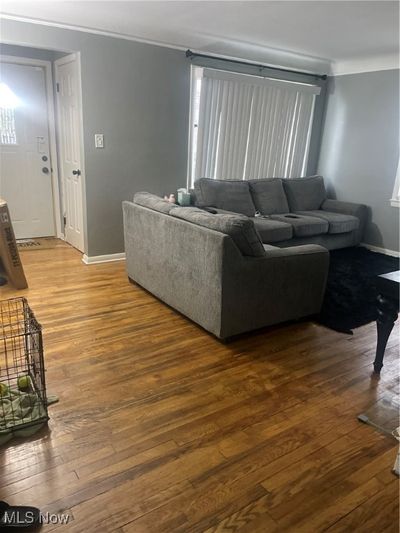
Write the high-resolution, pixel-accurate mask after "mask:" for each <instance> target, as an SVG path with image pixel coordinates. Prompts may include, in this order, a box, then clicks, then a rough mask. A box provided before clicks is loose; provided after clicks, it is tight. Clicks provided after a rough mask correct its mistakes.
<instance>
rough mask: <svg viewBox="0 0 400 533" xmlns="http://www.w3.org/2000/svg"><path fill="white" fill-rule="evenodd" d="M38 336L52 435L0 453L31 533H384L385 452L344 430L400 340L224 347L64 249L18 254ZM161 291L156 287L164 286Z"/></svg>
mask: <svg viewBox="0 0 400 533" xmlns="http://www.w3.org/2000/svg"><path fill="white" fill-rule="evenodd" d="M21 256H22V260H23V263H24V265H25V270H26V274H27V278H28V281H29V286H30V288H29V289H27V290H24V291H15V290H13V289H12V288H11V287H9V286H5V287H0V295H1V298H9V297H14V296H22V295H24V296H26V297H27V298H28V300H29V303H30V304H31V307H32V308H33V310H34V312H35V314H36V316H37V318H38V320H39V321H40V322H41V323H42V325H43V329H44V346H45V359H46V367H47V383H48V391H49V392H50V393H54V394H57V395H58V396H59V397H60V401H59V403H58V404H56V405H53V406H51V407H50V408H49V409H50V417H51V419H50V422H49V429H48V430H43V431H42V432H41V433H39V434H37V435H36V436H35V438H33V439H31V440H30V441H24V440H21V439H20V440H14V441H12V443H10V444H8V445H7V446H5V447H3V449H2V450H1V451H0V468H1V474H0V499H1V500H6V501H8V502H10V503H14V504H33V505H37V506H39V507H40V508H41V509H42V510H43V511H44V512H50V513H61V512H64V513H67V514H68V515H69V517H70V519H69V523H68V524H67V525H55V524H53V525H45V527H44V531H53V530H54V531H58V530H59V531H76V532H79V533H82V532H85V533H90V532H123V533H128V532H132V533H141V532H149V533H162V532H168V533H170V532H171V533H172V532H173V533H179V532H182V533H183V532H184V533H189V532H196V533H197V532H198V533H200V532H207V533H212V532H213V533H214V532H218V533H222V532H228V531H229V532H240V533H245V532H246V533H247V532H250V533H256V532H270V531H271V532H272V531H276V532H286V531H293V532H294V531H296V532H305V533H313V532H319V531H329V532H330V533H333V532H347V531H348V532H350V531H360V532H369V531H388V532H397V531H398V528H399V523H398V481H397V479H396V478H395V477H394V475H393V474H392V473H391V468H392V465H393V462H394V458H395V454H396V443H395V441H394V440H392V439H390V438H389V437H387V436H384V435H382V434H380V433H378V432H377V431H375V430H374V429H372V428H371V427H369V426H366V425H363V424H361V423H360V422H358V421H357V419H356V415H357V414H359V413H360V412H362V411H363V410H365V409H366V408H367V407H368V406H369V405H371V404H372V403H374V402H375V401H376V400H377V399H378V398H379V397H381V396H382V395H383V394H384V393H385V391H387V390H389V389H390V390H394V389H395V388H396V387H397V378H398V348H399V342H398V329H397V331H396V332H393V334H392V337H391V339H390V341H389V345H388V348H387V353H386V357H385V366H384V368H383V371H382V376H381V378H380V379H377V378H371V370H372V361H373V358H374V349H375V338H376V337H375V326H374V324H370V325H367V326H364V327H362V328H360V329H358V330H356V331H355V333H354V335H353V336H347V335H343V334H340V333H336V332H334V331H331V330H328V329H325V328H323V327H322V326H319V325H317V324H314V323H312V322H307V321H304V322H298V323H293V324H287V325H283V326H279V327H274V328H269V329H266V330H263V331H261V332H257V333H253V334H250V335H246V336H244V337H241V338H239V339H237V340H235V341H234V342H232V343H230V344H222V343H220V342H218V341H217V340H216V339H215V338H213V337H212V336H210V335H209V334H207V333H206V332H204V331H203V330H202V329H200V328H199V327H198V326H196V325H195V324H193V323H191V322H190V321H189V320H187V319H185V318H184V317H182V316H180V315H179V314H177V313H175V312H174V311H173V310H172V309H170V308H169V307H167V306H165V305H163V304H162V303H160V302H159V301H158V300H156V299H155V298H154V297H152V296H151V295H150V294H148V293H147V292H145V291H143V290H142V289H141V288H139V287H138V286H135V285H132V284H130V283H129V282H128V279H127V276H126V274H125V264H124V262H115V263H107V264H101V265H90V266H86V265H84V264H83V263H82V262H81V255H80V254H79V253H78V252H77V251H75V250H74V249H72V248H70V247H69V246H68V245H66V244H62V245H59V246H57V247H56V248H55V249H52V250H39V251H36V250H35V251H29V250H27V251H22V252H21ZM166 282H168V281H167V280H166Z"/></svg>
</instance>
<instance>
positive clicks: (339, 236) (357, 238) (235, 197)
mask: <svg viewBox="0 0 400 533" xmlns="http://www.w3.org/2000/svg"><path fill="white" fill-rule="evenodd" d="M194 203H195V205H196V206H199V207H201V208H207V209H209V210H210V211H213V212H215V213H228V212H229V213H240V214H243V215H246V216H247V217H250V218H251V219H252V220H253V222H254V225H255V227H256V229H257V231H258V232H259V234H260V237H261V240H262V242H263V243H265V244H273V245H275V246H279V247H287V246H297V245H299V244H320V245H322V246H324V247H325V248H327V249H329V250H332V249H335V248H345V247H348V246H357V245H358V244H360V242H361V239H362V236H363V233H364V229H365V224H366V220H367V207H366V206H365V205H362V204H354V203H349V202H341V201H338V200H330V199H328V198H327V194H326V190H325V185H324V180H323V178H322V176H311V177H307V178H295V179H280V178H268V179H259V180H250V181H237V180H235V181H229V180H214V179H208V178H201V179H199V180H197V181H196V182H195V188H194ZM256 215H257V216H256Z"/></svg>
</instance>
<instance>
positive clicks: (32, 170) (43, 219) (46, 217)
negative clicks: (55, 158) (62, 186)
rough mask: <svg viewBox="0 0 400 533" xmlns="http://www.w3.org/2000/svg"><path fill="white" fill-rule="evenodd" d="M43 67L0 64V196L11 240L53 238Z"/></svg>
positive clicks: (51, 190) (52, 210)
mask: <svg viewBox="0 0 400 533" xmlns="http://www.w3.org/2000/svg"><path fill="white" fill-rule="evenodd" d="M47 109H48V106H47V94H46V77H45V70H44V67H38V66H30V65H21V64H13V63H4V62H3V63H1V64H0V197H2V198H4V199H5V200H6V201H7V203H8V206H9V210H10V214H11V219H12V222H13V225H14V231H15V235H16V238H17V239H22V238H32V237H47V236H54V235H55V223H54V204H53V189H52V174H51V161H50V150H49V126H48V124H49V122H48V114H47Z"/></svg>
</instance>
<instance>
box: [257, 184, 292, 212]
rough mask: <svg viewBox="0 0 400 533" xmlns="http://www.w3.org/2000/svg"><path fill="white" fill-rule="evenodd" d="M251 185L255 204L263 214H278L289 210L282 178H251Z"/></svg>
mask: <svg viewBox="0 0 400 533" xmlns="http://www.w3.org/2000/svg"><path fill="white" fill-rule="evenodd" d="M249 185H250V192H251V196H252V198H253V202H254V205H255V207H256V209H257V211H259V212H260V213H261V214H262V215H277V214H280V213H287V212H288V211H289V205H288V203H287V199H286V195H285V191H284V190H283V185H282V180H281V179H280V178H266V179H260V180H250V181H249Z"/></svg>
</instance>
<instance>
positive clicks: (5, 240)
mask: <svg viewBox="0 0 400 533" xmlns="http://www.w3.org/2000/svg"><path fill="white" fill-rule="evenodd" d="M0 258H1V262H2V264H3V268H4V270H5V273H6V277H7V279H8V281H9V282H10V283H12V284H13V285H14V287H15V288H16V289H26V288H27V287H28V283H27V282H26V278H25V274H24V268H23V266H22V263H21V259H20V257H19V252H18V248H17V242H16V240H15V235H14V230H13V227H12V223H11V217H10V212H9V210H8V206H7V202H6V201H5V200H2V199H1V198H0Z"/></svg>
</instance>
